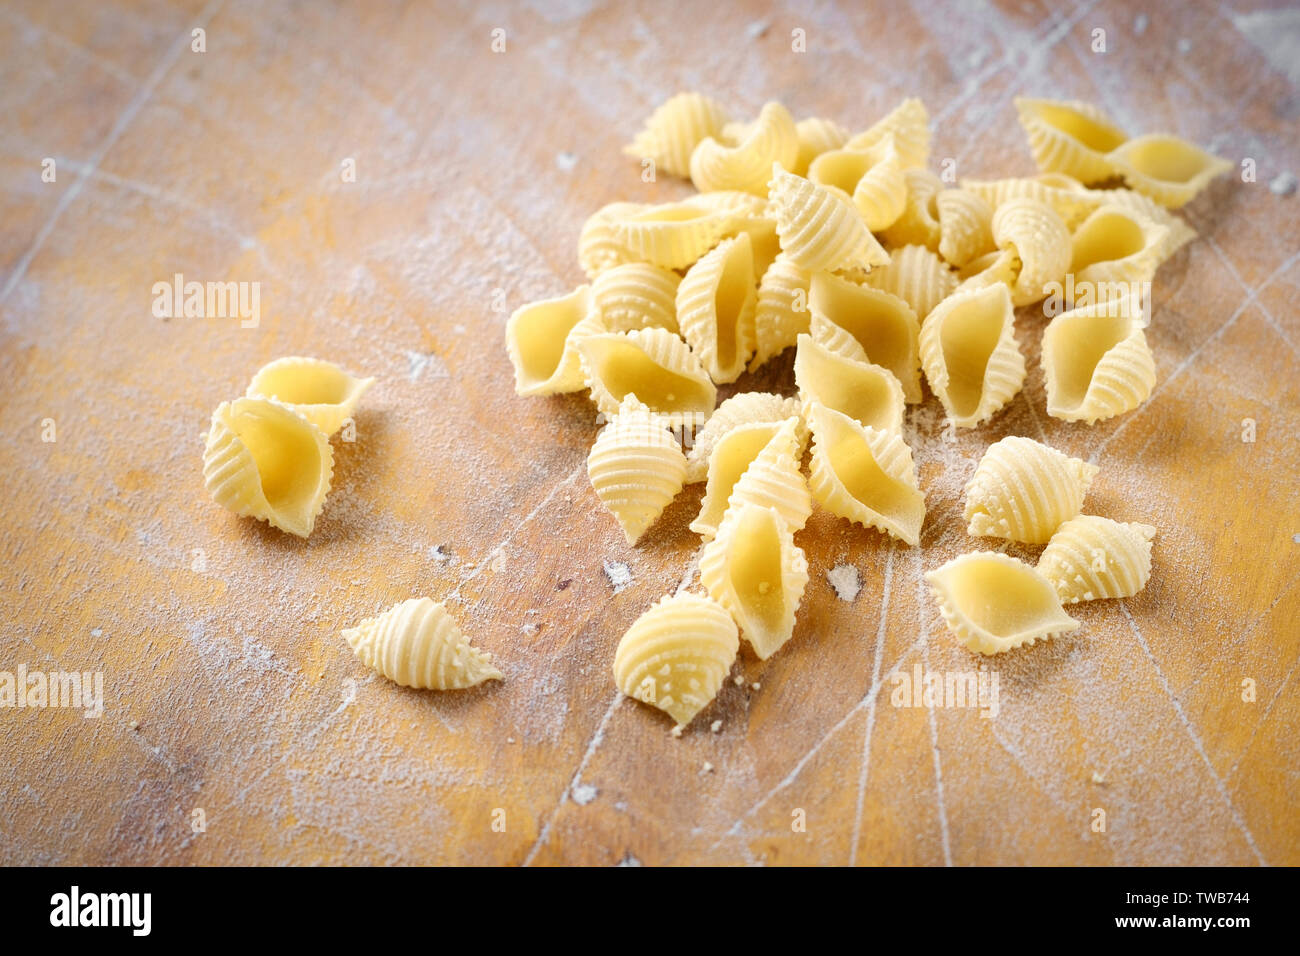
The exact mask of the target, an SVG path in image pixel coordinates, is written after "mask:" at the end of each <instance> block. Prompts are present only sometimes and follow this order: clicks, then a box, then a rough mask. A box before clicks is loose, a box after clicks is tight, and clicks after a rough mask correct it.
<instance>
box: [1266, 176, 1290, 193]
mask: <svg viewBox="0 0 1300 956" xmlns="http://www.w3.org/2000/svg"><path fill="white" fill-rule="evenodd" d="M1268 188H1269V189H1270V190H1271V191H1272V192H1273V193H1274V195H1277V196H1290V195H1291V194H1292V193H1294V192H1295V189H1296V178H1295V176H1293V175H1291V173H1279V174H1278V175H1277V176H1274V177H1273V181H1272V182H1270V183H1269V184H1268Z"/></svg>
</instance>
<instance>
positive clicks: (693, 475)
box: [686, 392, 804, 500]
mask: <svg viewBox="0 0 1300 956" xmlns="http://www.w3.org/2000/svg"><path fill="white" fill-rule="evenodd" d="M798 414H799V402H798V400H797V399H794V398H785V397H784V396H782V395H774V394H772V393H771V392H741V393H739V394H738V395H733V396H731V398H729V399H727V400H726V401H725V402H723V403H722V404H721V405H719V406H718V409H717V411H715V412H714V413H713V415H712V417H710V418H709V420H708V421H707V422H705V424H704V427H703V428H701V429H700V430H699V431H698V432H697V433H696V435H695V441H694V443H693V444H692V445H691V451H690V454H689V455H688V456H687V459H686V482H687V484H691V483H694V482H697V481H704V479H705V477H706V476H707V473H708V469H709V462H710V460H711V457H712V455H713V449H714V448H715V447H717V443H718V442H719V441H721V440H722V438H723V436H724V435H726V434H727V433H728V432H730V431H731V430H732V429H734V428H739V427H740V426H741V425H750V424H755V423H761V422H769V423H773V424H779V423H781V422H783V421H785V420H786V419H787V418H789V417H791V416H792V415H798ZM803 440H804V439H803V436H802V435H801V437H800V442H801V443H802V441H803ZM724 500H725V498H724Z"/></svg>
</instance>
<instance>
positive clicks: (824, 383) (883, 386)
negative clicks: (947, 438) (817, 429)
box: [794, 335, 904, 434]
mask: <svg viewBox="0 0 1300 956" xmlns="http://www.w3.org/2000/svg"><path fill="white" fill-rule="evenodd" d="M794 380H795V384H796V385H797V386H798V388H799V400H800V402H802V404H803V409H804V414H805V415H807V414H808V411H809V409H811V407H812V406H813V405H814V404H818V405H825V406H826V407H827V408H830V409H834V410H835V411H837V412H843V413H844V414H845V415H848V416H849V417H850V418H852V419H854V420H855V421H857V422H858V423H860V424H862V425H869V426H870V427H872V428H876V429H879V430H880V431H887V432H893V433H895V434H901V433H902V430H903V405H904V401H903V386H901V385H899V384H898V378H897V377H896V376H895V375H894V374H893V373H892V372H890V371H889V370H888V369H884V368H881V367H880V366H879V365H872V364H871V363H870V362H864V361H862V360H860V359H856V358H850V357H848V356H845V355H843V354H841V353H838V352H833V351H831V350H830V349H828V348H826V347H825V346H824V345H821V344H819V343H817V342H815V341H813V339H812V337H811V336H809V335H801V336H799V349H798V351H797V352H796V353H795V359H794Z"/></svg>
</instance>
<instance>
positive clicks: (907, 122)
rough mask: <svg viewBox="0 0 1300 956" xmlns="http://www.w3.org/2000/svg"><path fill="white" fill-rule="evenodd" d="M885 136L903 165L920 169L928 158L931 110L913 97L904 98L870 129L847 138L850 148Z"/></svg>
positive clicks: (865, 146) (867, 146) (874, 141)
mask: <svg viewBox="0 0 1300 956" xmlns="http://www.w3.org/2000/svg"><path fill="white" fill-rule="evenodd" d="M888 136H893V138H894V143H895V148H896V149H897V150H898V155H899V158H900V159H901V160H902V163H903V166H904V168H907V169H913V168H916V169H921V168H924V167H925V166H926V165H927V164H928V163H929V162H930V114H929V112H927V111H926V108H925V104H924V103H922V102H921V101H920V100H919V99H916V98H915V97H912V98H910V99H906V100H903V102H901V103H899V104H898V105H897V106H896V107H894V108H893V109H892V110H891V111H890V112H889V114H888V115H887V116H886V117H885V118H884V119H882V120H880V121H879V122H877V123H876V124H875V125H873V126H872V127H871V128H870V129H867V130H864V131H863V132H861V133H858V134H857V135H856V136H852V137H850V138H849V141H848V143H847V144H846V145H847V146H848V148H849V149H870V148H871V147H872V146H875V145H877V144H878V143H880V142H881V141H882V140H884V139H885V138H886V137H888Z"/></svg>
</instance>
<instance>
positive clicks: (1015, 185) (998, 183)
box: [961, 173, 1103, 229]
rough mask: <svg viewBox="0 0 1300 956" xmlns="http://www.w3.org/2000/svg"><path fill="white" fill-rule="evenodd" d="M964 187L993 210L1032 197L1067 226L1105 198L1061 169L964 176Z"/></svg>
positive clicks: (1083, 218)
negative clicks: (1034, 173) (1023, 174)
mask: <svg viewBox="0 0 1300 956" xmlns="http://www.w3.org/2000/svg"><path fill="white" fill-rule="evenodd" d="M961 188H962V189H964V190H966V191H967V192H971V193H974V194H975V195H976V196H979V197H980V198H981V199H983V200H984V201H985V202H987V203H988V204H989V205H990V206H991V207H992V208H993V211H994V212H997V209H998V207H999V206H1001V205H1002V204H1003V203H1005V202H1010V201H1011V200H1013V199H1032V200H1034V202H1041V203H1042V204H1043V205H1045V206H1050V207H1051V208H1052V211H1053V212H1055V213H1056V214H1057V215H1058V216H1060V217H1061V221H1062V222H1064V223H1065V226H1066V228H1067V229H1073V228H1075V227H1076V226H1078V225H1079V223H1081V222H1083V220H1085V219H1087V218H1088V216H1090V215H1091V214H1092V213H1093V211H1094V210H1096V209H1097V207H1098V206H1100V205H1101V204H1102V202H1103V200H1102V199H1101V198H1099V196H1098V192H1097V191H1096V190H1089V189H1085V188H1084V187H1083V184H1082V183H1080V182H1079V181H1078V180H1076V179H1072V178H1071V177H1069V176H1066V175H1064V174H1062V173H1044V174H1043V175H1041V176H1029V177H1018V178H1013V179H963V180H962V181H961Z"/></svg>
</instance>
